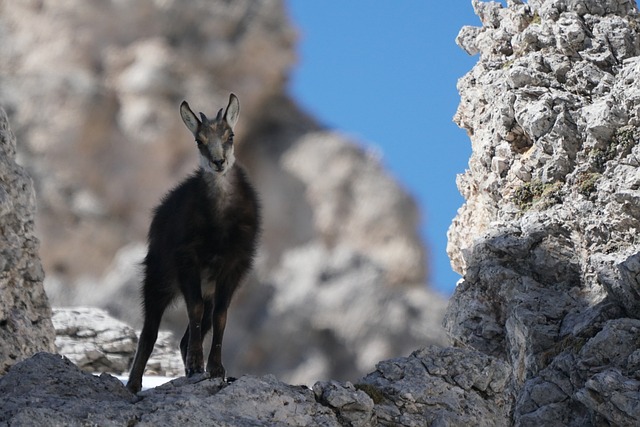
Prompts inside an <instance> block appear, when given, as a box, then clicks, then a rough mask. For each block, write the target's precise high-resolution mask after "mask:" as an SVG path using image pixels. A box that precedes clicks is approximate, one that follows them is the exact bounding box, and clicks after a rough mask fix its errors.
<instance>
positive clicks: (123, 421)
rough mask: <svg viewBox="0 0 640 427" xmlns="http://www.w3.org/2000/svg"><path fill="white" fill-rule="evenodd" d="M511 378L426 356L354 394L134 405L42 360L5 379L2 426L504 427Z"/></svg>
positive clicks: (207, 382) (239, 392)
mask: <svg viewBox="0 0 640 427" xmlns="http://www.w3.org/2000/svg"><path fill="white" fill-rule="evenodd" d="M508 381H509V369H508V367H507V366H506V364H505V363H504V362H501V361H499V360H497V359H495V358H492V357H489V356H485V355H482V354H480V353H477V352H467V351H465V350H460V349H441V348H437V347H427V348H424V349H422V350H418V351H416V352H414V353H413V354H412V355H411V356H409V357H404V358H397V359H391V360H387V361H384V362H380V363H379V364H378V366H377V369H376V371H375V372H373V373H371V374H369V375H367V376H366V377H364V378H363V379H361V380H360V381H358V382H356V383H355V384H352V383H349V382H345V383H341V382H337V381H329V382H317V383H316V384H315V385H314V386H313V388H311V389H310V388H308V387H306V386H294V385H288V384H285V383H283V382H281V381H279V380H277V379H276V378H275V377H274V376H273V375H266V376H262V377H256V376H249V375H247V376H242V377H240V378H238V379H237V380H235V381H233V382H230V383H225V382H223V381H222V380H219V379H210V378H207V377H206V375H200V376H194V377H191V378H186V377H182V378H178V379H176V380H173V381H171V382H169V383H166V384H164V385H162V386H159V387H156V388H155V389H151V390H146V391H143V392H141V393H139V394H138V395H137V396H134V395H133V394H131V393H130V392H129V391H128V390H127V389H126V388H125V387H124V385H123V384H122V383H121V382H120V381H119V380H118V379H116V378H115V377H113V376H111V375H109V374H106V373H103V374H101V375H100V376H95V375H92V374H89V373H86V372H83V371H81V370H80V369H79V368H78V367H77V366H76V365H74V364H73V363H72V362H71V361H70V360H69V359H67V358H64V357H63V356H59V355H55V354H50V353H38V354H36V355H35V356H33V357H31V358H29V359H27V360H25V361H23V362H20V363H18V364H16V365H14V366H13V367H12V368H11V370H10V371H9V373H8V374H6V375H5V376H4V377H2V378H0V394H1V395H2V396H5V398H3V399H2V400H0V425H41V426H43V425H67V426H80V425H112V426H132V425H140V426H147V425H148V426H157V425H179V424H186V425H217V426H263V425H264V426H273V425H290V426H310V425H317V426H345V425H347V426H370V425H407V426H422V425H427V424H428V425H470V424H473V423H474V422H476V421H477V420H478V419H480V420H483V421H482V422H483V423H484V422H486V424H485V425H506V424H505V421H506V419H507V415H508V414H507V413H506V412H505V410H506V408H507V406H505V404H504V403H505V397H504V396H505V395H504V390H505V387H506V385H507V384H508Z"/></svg>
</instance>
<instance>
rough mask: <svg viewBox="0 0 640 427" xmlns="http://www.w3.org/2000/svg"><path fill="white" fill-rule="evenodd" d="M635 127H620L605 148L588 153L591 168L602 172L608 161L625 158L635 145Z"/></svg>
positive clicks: (636, 139)
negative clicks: (618, 157)
mask: <svg viewBox="0 0 640 427" xmlns="http://www.w3.org/2000/svg"><path fill="white" fill-rule="evenodd" d="M637 129H638V128H637V127H636V126H632V125H627V126H622V127H621V128H619V129H618V130H616V132H615V133H614V134H613V136H612V137H611V141H610V142H609V144H608V145H607V146H606V147H605V148H594V149H593V150H591V152H590V153H589V157H590V161H591V164H592V165H593V167H594V168H595V169H596V170H597V171H599V172H602V171H604V168H605V165H606V163H607V162H608V161H610V160H613V159H615V158H616V157H617V156H618V155H620V157H625V156H627V155H628V154H629V153H630V152H631V149H632V148H633V146H634V145H635V144H636V143H637V141H638V138H637V137H636V132H637Z"/></svg>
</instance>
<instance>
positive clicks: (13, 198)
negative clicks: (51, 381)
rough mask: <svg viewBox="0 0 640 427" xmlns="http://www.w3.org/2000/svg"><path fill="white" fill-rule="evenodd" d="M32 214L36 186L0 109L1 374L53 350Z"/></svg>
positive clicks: (48, 308)
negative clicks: (20, 159)
mask: <svg viewBox="0 0 640 427" xmlns="http://www.w3.org/2000/svg"><path fill="white" fill-rule="evenodd" d="M34 211H35V194H34V191H33V184H32V182H31V179H30V178H29V175H28V174H27V172H26V171H25V170H24V169H23V168H22V167H20V166H18V165H17V164H16V140H15V137H14V135H13V133H12V132H11V129H10V128H9V121H8V119H7V115H6V113H5V112H4V110H3V109H2V108H0V375H2V374H3V373H5V372H6V370H7V369H8V368H9V367H10V366H11V365H13V364H14V363H16V362H18V361H20V360H22V359H24V358H26V357H29V356H31V355H32V354H34V353H36V352H38V351H53V349H54V344H53V341H54V337H55V334H54V331H53V326H52V324H51V308H50V306H49V301H48V299H47V295H46V294H45V292H44V287H43V285H42V281H43V279H44V271H43V270H42V265H41V264H40V258H39V257H38V239H37V238H36V237H35V235H34V225H33V220H34Z"/></svg>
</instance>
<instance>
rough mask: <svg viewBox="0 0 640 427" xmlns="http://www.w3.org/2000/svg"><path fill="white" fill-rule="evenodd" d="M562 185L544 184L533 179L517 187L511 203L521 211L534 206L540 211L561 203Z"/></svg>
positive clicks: (556, 183)
mask: <svg viewBox="0 0 640 427" xmlns="http://www.w3.org/2000/svg"><path fill="white" fill-rule="evenodd" d="M561 190H562V183H561V182H548V183H544V182H542V181H540V180H537V179H534V180H532V181H530V182H526V183H524V184H522V185H521V186H520V187H518V188H517V189H516V190H515V191H514V193H513V196H512V200H513V202H514V203H515V204H516V205H517V206H518V207H519V208H520V210H522V211H526V210H528V209H530V208H532V207H533V206H534V205H535V206H536V207H537V208H540V209H546V208H548V207H550V206H553V205H555V204H557V203H560V202H562V194H561Z"/></svg>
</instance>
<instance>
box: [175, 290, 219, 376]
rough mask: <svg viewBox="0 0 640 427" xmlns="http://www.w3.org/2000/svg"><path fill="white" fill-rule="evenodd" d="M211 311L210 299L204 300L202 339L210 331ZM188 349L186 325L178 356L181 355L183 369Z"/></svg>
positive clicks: (185, 364)
mask: <svg viewBox="0 0 640 427" xmlns="http://www.w3.org/2000/svg"><path fill="white" fill-rule="evenodd" d="M212 310H213V303H212V302H211V300H210V299H206V300H205V301H204V314H203V316H202V334H201V335H202V338H203V339H204V337H205V336H206V335H207V333H208V332H209V330H210V329H211V311H212ZM188 347H189V326H188V325H187V330H186V331H184V335H183V336H182V339H181V340H180V354H181V355H182V363H184V366H185V368H186V367H187V349H188Z"/></svg>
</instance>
